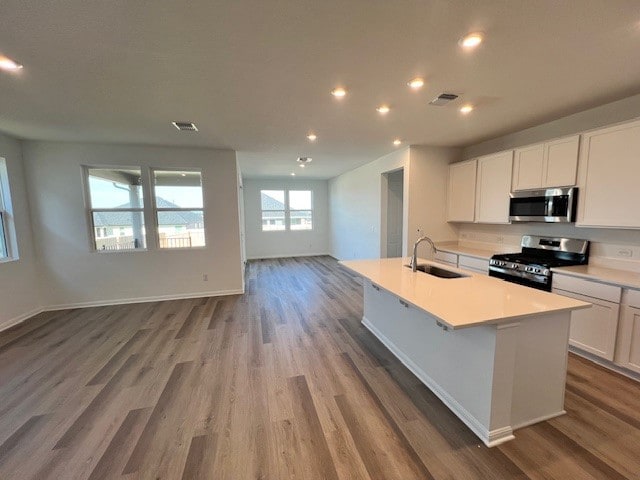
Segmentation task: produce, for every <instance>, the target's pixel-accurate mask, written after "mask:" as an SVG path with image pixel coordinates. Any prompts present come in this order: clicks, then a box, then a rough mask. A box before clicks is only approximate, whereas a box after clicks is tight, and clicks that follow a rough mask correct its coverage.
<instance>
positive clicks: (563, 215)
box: [509, 187, 578, 223]
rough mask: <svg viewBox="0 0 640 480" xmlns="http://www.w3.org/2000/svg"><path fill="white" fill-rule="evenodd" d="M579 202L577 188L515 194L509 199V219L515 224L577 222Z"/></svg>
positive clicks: (528, 191)
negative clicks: (577, 203) (577, 205)
mask: <svg viewBox="0 0 640 480" xmlns="http://www.w3.org/2000/svg"><path fill="white" fill-rule="evenodd" d="M577 200H578V189H577V188H576V187H568V188H547V189H544V190H527V191H523V192H513V193H511V194H510V199H509V219H510V220H511V221H513V222H547V223H570V222H575V219H576V202H577Z"/></svg>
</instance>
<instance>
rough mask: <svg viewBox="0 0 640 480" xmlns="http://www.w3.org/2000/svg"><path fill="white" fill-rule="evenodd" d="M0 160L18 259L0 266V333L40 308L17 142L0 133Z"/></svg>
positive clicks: (20, 157)
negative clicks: (4, 164) (3, 165)
mask: <svg viewBox="0 0 640 480" xmlns="http://www.w3.org/2000/svg"><path fill="white" fill-rule="evenodd" d="M0 157H3V158H4V159H5V160H6V162H7V170H8V174H9V188H10V190H11V200H12V204H13V210H14V216H15V227H16V234H17V239H18V251H19V259H18V260H17V261H11V262H6V263H0V330H3V329H4V328H7V327H9V326H10V325H12V324H14V323H16V322H18V321H20V320H22V319H24V318H26V317H29V316H31V315H32V314H34V313H35V312H36V311H37V310H38V309H39V307H40V305H41V301H40V288H39V285H40V283H39V278H38V271H37V259H36V254H35V249H34V247H33V242H32V238H33V235H32V229H31V220H30V217H29V203H28V200H27V188H26V184H25V176H24V169H23V161H22V145H21V142H20V141H19V140H16V139H14V138H12V137H9V136H7V135H4V134H1V133H0Z"/></svg>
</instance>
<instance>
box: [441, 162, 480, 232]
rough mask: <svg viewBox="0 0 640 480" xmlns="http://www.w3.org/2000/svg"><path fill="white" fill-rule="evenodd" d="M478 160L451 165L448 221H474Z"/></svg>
mask: <svg viewBox="0 0 640 480" xmlns="http://www.w3.org/2000/svg"><path fill="white" fill-rule="evenodd" d="M476 165H477V161H476V160H469V161H466V162H460V163H454V164H452V165H449V190H448V194H447V221H449V222H473V221H474V220H475V208H476Z"/></svg>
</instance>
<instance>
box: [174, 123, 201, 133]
mask: <svg viewBox="0 0 640 480" xmlns="http://www.w3.org/2000/svg"><path fill="white" fill-rule="evenodd" d="M171 124H172V125H173V126H174V127H176V128H177V129H178V130H180V131H182V132H197V131H198V127H196V124H195V123H192V122H171Z"/></svg>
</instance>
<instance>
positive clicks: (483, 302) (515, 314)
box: [340, 258, 591, 329]
mask: <svg viewBox="0 0 640 480" xmlns="http://www.w3.org/2000/svg"><path fill="white" fill-rule="evenodd" d="M340 263H341V264H342V265H344V266H345V267H347V268H348V269H350V270H352V271H354V272H356V273H357V274H359V275H361V276H363V277H365V278H368V279H369V280H371V282H373V283H374V284H376V285H378V286H380V287H381V288H383V289H385V290H387V291H389V292H391V293H392V294H394V295H396V296H398V297H400V298H402V299H403V300H405V301H407V302H409V303H410V304H412V305H414V306H415V307H417V308H420V309H421V310H424V311H425V312H427V313H429V314H431V315H433V316H435V317H436V318H438V319H439V320H440V321H442V322H443V323H445V324H446V325H448V326H449V327H451V328H453V329H459V328H466V327H473V326H477V325H482V324H491V323H502V322H506V321H511V320H516V319H518V318H525V317H532V316H535V315H540V314H545V313H552V312H562V311H569V310H574V309H578V308H587V307H589V306H590V305H591V304H590V303H585V302H581V301H578V300H574V299H573V298H569V297H561V296H559V295H555V294H552V293H547V292H543V291H541V290H536V289H534V288H529V287H523V286H521V285H517V284H515V283H509V282H505V281H502V280H499V279H496V278H492V277H488V276H486V275H482V274H474V273H471V272H469V271H465V270H459V269H456V268H452V267H446V269H447V270H454V271H457V272H460V273H462V274H464V275H467V276H466V277H465V278H452V279H444V278H438V277H434V276H433V275H429V274H426V273H423V272H415V273H414V272H412V271H411V269H410V268H407V267H405V266H404V259H402V258H383V259H374V260H350V261H342V262H340ZM419 263H420V264H422V263H427V264H431V263H433V264H435V265H436V266H438V267H440V268H443V267H442V264H440V263H437V262H429V261H426V260H422V259H421V260H420V261H419Z"/></svg>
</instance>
